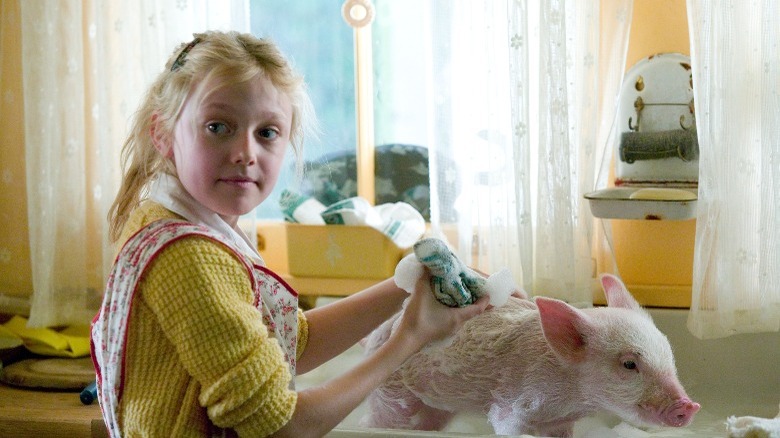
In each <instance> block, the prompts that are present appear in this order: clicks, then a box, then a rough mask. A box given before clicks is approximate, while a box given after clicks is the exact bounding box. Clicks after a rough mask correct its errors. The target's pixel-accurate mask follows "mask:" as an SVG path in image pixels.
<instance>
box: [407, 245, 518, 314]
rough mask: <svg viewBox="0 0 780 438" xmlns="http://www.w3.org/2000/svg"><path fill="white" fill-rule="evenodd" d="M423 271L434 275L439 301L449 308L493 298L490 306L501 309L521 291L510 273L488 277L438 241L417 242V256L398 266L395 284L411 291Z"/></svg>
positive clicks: (415, 246)
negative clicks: (510, 297) (466, 263)
mask: <svg viewBox="0 0 780 438" xmlns="http://www.w3.org/2000/svg"><path fill="white" fill-rule="evenodd" d="M424 269H428V272H429V273H430V275H431V289H432V290H433V294H434V296H435V297H436V299H437V300H439V302H441V303H442V304H446V305H447V306H450V307H464V306H468V305H469V304H473V303H474V302H475V301H477V300H478V299H479V298H481V297H483V296H485V295H488V296H489V297H490V304H491V305H493V306H495V307H499V306H502V305H504V303H506V301H507V299H508V298H509V296H510V295H512V293H514V292H515V291H520V289H518V287H517V286H516V285H515V282H514V279H513V278H512V275H511V273H510V272H509V270H507V269H502V270H500V271H498V272H496V273H495V274H493V275H490V276H489V277H487V278H486V277H484V276H482V275H481V274H479V273H478V272H476V271H474V270H473V269H471V268H469V267H468V266H466V265H464V264H463V262H461V260H460V259H458V257H457V256H456V255H455V254H454V253H453V252H452V251H450V249H449V247H447V244H446V243H445V242H444V241H443V240H440V239H436V238H429V239H423V240H420V241H418V242H417V243H415V245H414V253H413V254H409V255H408V256H406V257H404V258H403V259H402V260H401V261H400V262H399V263H398V266H396V270H395V275H394V280H395V283H396V285H397V286H398V287H400V288H401V289H404V290H406V291H408V292H411V291H412V289H413V288H414V285H415V283H416V282H417V280H418V279H419V278H420V276H421V275H422V274H423V273H424Z"/></svg>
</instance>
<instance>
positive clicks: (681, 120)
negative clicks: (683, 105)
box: [680, 99, 696, 131]
mask: <svg viewBox="0 0 780 438" xmlns="http://www.w3.org/2000/svg"><path fill="white" fill-rule="evenodd" d="M688 110H689V111H690V112H691V114H693V122H691V123H690V124H689V125H688V126H685V123H684V122H685V114H682V115H680V127H681V128H682V129H684V130H686V131H687V130H689V129H691V128H693V127H694V125H695V124H696V109H695V107H694V105H693V99H691V101H690V102H688Z"/></svg>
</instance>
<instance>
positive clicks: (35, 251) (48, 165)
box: [20, 0, 249, 326]
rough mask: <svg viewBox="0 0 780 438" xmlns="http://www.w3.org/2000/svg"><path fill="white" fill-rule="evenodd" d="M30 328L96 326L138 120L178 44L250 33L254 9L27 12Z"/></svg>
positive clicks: (214, 4)
mask: <svg viewBox="0 0 780 438" xmlns="http://www.w3.org/2000/svg"><path fill="white" fill-rule="evenodd" d="M20 3H21V17H20V19H21V28H22V68H23V76H24V85H23V88H24V96H23V101H24V114H25V118H24V120H25V122H24V129H25V155H26V166H27V172H26V174H27V195H28V196H27V198H28V210H29V212H28V218H29V230H30V231H29V233H30V236H29V237H30V253H31V259H32V260H31V261H32V274H33V289H34V290H33V295H32V299H31V308H30V325H31V326H57V325H65V324H72V323H80V324H84V323H87V322H89V321H90V319H91V318H92V316H93V315H94V313H95V311H96V310H97V306H98V305H99V303H100V298H101V296H102V288H103V283H104V278H105V275H106V273H107V270H108V269H109V267H110V264H111V261H112V258H113V255H114V249H113V248H112V247H111V246H110V244H109V242H108V241H107V240H106V235H107V232H106V229H105V223H106V213H107V211H108V208H109V207H110V205H111V202H112V201H113V196H114V194H115V193H116V190H117V188H118V181H119V169H118V163H119V158H118V155H119V150H120V148H121V145H122V143H123V141H124V138H125V136H126V129H127V127H128V125H129V123H128V121H129V118H130V117H131V115H132V113H133V111H135V109H136V107H137V102H138V100H139V98H140V97H141V95H142V94H143V93H144V92H145V88H146V86H147V84H148V83H150V82H151V80H152V78H153V77H154V76H155V75H156V74H157V73H158V72H159V71H160V69H161V68H162V67H163V65H164V62H165V60H166V59H167V57H168V55H169V54H170V53H171V51H172V50H173V49H174V48H175V47H176V45H177V44H178V43H180V42H182V41H187V40H190V39H192V33H193V32H197V31H202V30H205V29H207V28H210V29H236V30H240V31H248V30H249V7H248V0H231V1H222V0H212V1H208V0H184V1H183V0H164V1H163V0H142V1H136V0H132V1H131V0H122V1H104V0H49V1H45V0H24V1H21V2H20Z"/></svg>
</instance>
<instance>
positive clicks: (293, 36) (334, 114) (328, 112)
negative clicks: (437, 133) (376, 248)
mask: <svg viewBox="0 0 780 438" xmlns="http://www.w3.org/2000/svg"><path fill="white" fill-rule="evenodd" d="M341 6H342V2H334V1H333V0H310V1H306V2H289V1H285V0H252V1H251V3H250V15H251V17H250V20H251V29H252V33H254V34H255V35H257V36H259V37H264V38H270V39H272V40H274V41H275V42H276V43H277V44H278V45H279V47H280V48H281V50H282V51H283V52H284V53H285V54H286V55H287V56H288V58H290V59H291V61H292V62H293V65H294V66H295V68H296V69H297V70H298V71H299V72H301V73H302V74H303V75H304V76H305V78H306V82H307V85H308V87H309V92H310V94H311V97H312V101H313V103H314V106H315V109H316V112H317V115H318V119H319V122H320V125H321V128H322V136H321V138H320V139H319V140H318V141H316V142H312V141H311V140H310V139H307V141H306V142H305V148H304V149H305V151H304V158H305V159H306V160H307V161H308V162H314V161H318V160H323V159H324V160H325V161H326V162H327V163H328V164H327V165H325V167H324V169H323V171H322V172H317V171H316V169H315V170H313V171H312V172H310V175H309V177H308V178H307V180H310V179H316V178H321V179H328V180H333V181H334V182H335V183H336V184H342V183H343V181H339V180H338V179H339V176H338V175H334V173H336V172H338V170H335V169H339V167H338V166H337V165H334V166H331V164H333V163H334V162H336V161H338V160H341V159H343V160H345V163H346V165H345V168H346V172H350V173H351V174H352V175H354V173H355V163H354V161H352V160H349V159H348V158H347V159H345V158H344V157H345V156H347V157H349V156H352V155H354V154H355V151H356V147H357V146H356V145H357V138H356V130H357V127H356V102H355V91H356V90H355V56H354V38H353V29H352V28H351V27H350V26H349V25H348V24H347V23H346V22H345V21H344V19H343V18H342V16H341ZM374 6H375V9H376V18H375V20H374V22H373V24H372V39H373V44H372V46H373V71H374V77H373V83H374V86H373V89H374V144H375V145H376V147H377V151H378V152H377V153H378V154H380V155H384V154H387V155H392V158H389V159H387V160H386V159H384V158H381V157H379V158H378V161H377V171H376V174H377V180H376V186H377V188H376V191H377V199H376V202H377V203H382V202H383V201H385V202H389V200H390V199H392V200H394V201H397V200H403V201H405V202H409V203H410V204H412V205H413V206H415V207H417V208H418V209H419V210H421V212H423V214H424V215H425V216H426V217H427V212H426V210H427V208H428V206H427V204H428V191H427V185H428V184H427V178H428V175H427V150H426V149H425V148H426V143H427V132H426V126H427V121H426V114H427V112H428V110H427V104H426V100H427V99H428V96H427V94H426V80H427V78H426V76H425V71H426V70H425V68H426V65H425V64H426V62H428V61H426V60H427V59H430V56H426V51H428V50H430V48H429V47H428V46H426V45H425V44H421V41H423V40H424V39H423V38H422V36H421V35H422V32H423V29H424V21H423V18H424V16H423V15H422V14H410V13H409V11H414V10H416V9H417V8H418V6H417V5H416V4H415V3H414V2H413V1H411V0H384V1H382V0H375V1H374ZM397 145H402V148H398V147H396V146H397ZM409 151H411V152H412V153H411V154H410V153H406V152H409ZM400 153H403V154H404V157H402V158H400V160H399V159H398V154H400ZM292 160H293V157H292V154H290V156H289V157H288V164H287V165H286V166H285V169H284V171H283V173H282V175H281V176H280V180H279V183H278V184H277V186H276V189H275V191H274V193H272V195H271V197H270V198H269V199H268V200H267V201H266V202H264V203H263V204H262V205H261V206H260V207H258V209H257V217H259V218H263V219H279V218H281V217H282V215H281V212H280V210H279V207H278V200H279V194H280V193H281V191H282V190H283V189H285V188H288V187H295V186H296V181H295V174H294V171H293V170H292V169H293V162H292ZM382 160H385V161H382ZM388 160H392V161H394V162H395V164H396V165H397V166H398V165H400V166H404V167H403V168H404V172H403V174H402V175H401V176H402V177H403V178H404V179H405V180H404V181H403V182H402V184H399V183H398V182H397V181H396V182H395V187H390V186H391V185H392V184H393V182H391V181H388V180H387V178H386V177H383V175H382V174H383V173H384V174H388V173H393V172H392V171H389V170H388V167H389V166H390V164H384V165H383V163H387V162H388ZM411 161H415V162H414V163H411V164H410V162H411ZM383 169H384V171H383ZM407 169H410V170H412V171H411V172H408V171H407ZM383 178H384V179H383ZM397 178H398V172H394V179H397ZM423 180H424V183H423V182H422V181H423ZM345 185H347V184H345ZM423 185H424V190H420V189H422V188H423V187H422V186H423ZM306 187H307V186H306V182H304V189H305V188H306ZM309 188H311V187H309ZM354 189H355V188H354V186H348V187H344V188H343V190H341V193H339V194H338V195H340V196H343V194H344V193H345V192H347V191H350V190H354ZM421 191H424V192H425V193H420V192H421ZM383 192H384V193H385V195H384V196H383ZM353 196H354V195H353ZM321 200H323V199H321ZM326 200H327V202H326V201H325V200H323V202H324V203H326V204H327V203H329V202H335V200H337V199H335V198H331V199H327V198H326Z"/></svg>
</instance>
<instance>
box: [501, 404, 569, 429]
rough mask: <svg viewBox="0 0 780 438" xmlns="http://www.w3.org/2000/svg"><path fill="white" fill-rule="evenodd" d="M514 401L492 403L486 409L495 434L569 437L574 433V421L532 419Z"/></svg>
mask: <svg viewBox="0 0 780 438" xmlns="http://www.w3.org/2000/svg"><path fill="white" fill-rule="evenodd" d="M521 406H522V405H518V404H517V401H515V402H498V403H494V404H493V405H492V406H491V407H490V409H489V410H488V413H487V417H488V422H489V423H490V425H491V426H493V431H494V432H495V433H496V434H497V435H512V436H514V435H524V434H532V435H539V436H550V437H562V438H569V437H571V436H572V435H573V433H574V421H567V420H563V421H554V422H538V421H532V420H531V419H530V418H529V417H528V416H527V414H525V411H526V409H523V408H522V407H521Z"/></svg>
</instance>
